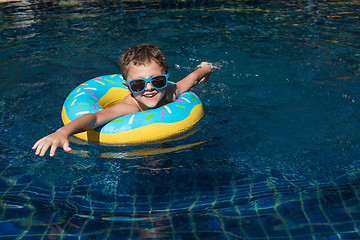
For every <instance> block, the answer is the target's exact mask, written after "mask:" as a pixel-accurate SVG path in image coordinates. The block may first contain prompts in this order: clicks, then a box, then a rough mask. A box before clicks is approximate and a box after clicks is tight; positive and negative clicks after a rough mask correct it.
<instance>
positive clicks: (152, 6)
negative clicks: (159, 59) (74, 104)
mask: <svg viewBox="0 0 360 240" xmlns="http://www.w3.org/2000/svg"><path fill="white" fill-rule="evenodd" d="M359 6H360V5H359V3H358V2H357V1H345V2H340V1H315V2H312V1H296V2H294V1H292V2H289V1H260V2H259V1H213V2H211V3H210V2H198V1H153V2H149V1H144V2H142V1H122V2H121V3H119V2H118V1H101V2H99V1H11V2H9V1H6V2H5V1H0V12H1V14H0V79H1V81H0V93H1V94H0V96H1V97H0V205H1V213H0V214H1V218H0V233H1V234H0V235H1V236H2V237H3V238H19V239H21V238H30V239H31V238H32V239H46V238H50V239H57V238H59V239H67V238H70V239H72V238H78V239H80V238H82V239H96V238H99V239H123V238H126V239H132V238H155V239H156V238H164V239H170V238H172V239H233V238H238V239H276V238H277V239H280V238H281V239H318V238H324V239H357V238H359V237H360V235H359V231H358V228H357V226H358V224H359V220H358V219H360V218H359V214H358V212H359V206H360V204H359V202H360V197H359V196H360V193H359V181H358V179H359V177H358V176H359V169H360V168H359V163H358V159H359V146H360V145H359V142H360V141H359V136H360V135H359V129H360V127H359V112H360V105H359V102H360V101H359V100H360V99H359V94H358V93H359V90H360V89H359V87H360V85H359V81H358V80H359V75H360V67H359V66H360V56H359V50H360V46H359V41H358V38H357V36H358V30H357V29H358V28H359V21H358V19H359V14H358V13H359ZM141 42H151V43H155V44H157V45H159V46H160V48H162V50H163V51H164V52H165V53H166V55H167V56H168V60H169V70H170V73H171V77H172V80H174V81H176V80H179V79H181V77H183V76H185V75H186V74H187V73H188V72H189V71H191V70H192V69H193V68H194V67H195V66H196V65H197V63H199V62H201V61H204V60H205V61H210V62H214V63H218V64H219V65H221V70H219V71H217V72H214V73H213V74H212V77H211V79H210V81H209V82H208V83H207V84H205V85H202V86H199V87H198V88H196V89H194V91H195V92H196V94H197V95H198V96H199V97H200V98H201V100H202V102H203V104H204V110H205V114H204V117H203V119H202V120H201V121H200V122H199V124H198V125H197V127H196V129H194V130H193V131H191V132H189V133H188V134H185V135H183V136H181V137H180V138H177V139H172V141H164V142H162V143H156V144H151V145H142V146H105V145H99V144H94V143H84V142H81V141H78V140H76V139H75V138H72V139H71V144H72V148H73V149H74V150H73V151H72V152H71V153H65V152H62V151H59V152H58V153H57V154H56V156H55V157H53V158H50V157H44V158H40V157H36V156H35V155H34V153H33V151H32V150H31V146H32V145H33V143H34V142H35V141H36V140H37V139H38V138H40V137H43V136H44V135H47V134H48V133H50V132H52V131H54V130H55V129H57V128H58V127H60V126H61V119H60V111H61V106H62V103H63V101H64V99H65V97H66V96H67V95H68V93H69V92H70V91H71V90H72V89H73V88H74V87H75V86H77V85H78V84H79V83H81V82H84V81H86V80H87V79H90V78H92V77H94V76H99V75H105V74H110V73H114V72H119V66H118V58H119V56H120V54H121V52H122V51H123V50H124V49H126V48H127V47H129V46H132V45H135V44H137V43H141Z"/></svg>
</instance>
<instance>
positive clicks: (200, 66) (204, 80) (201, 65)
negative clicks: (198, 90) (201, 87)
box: [197, 62, 219, 83]
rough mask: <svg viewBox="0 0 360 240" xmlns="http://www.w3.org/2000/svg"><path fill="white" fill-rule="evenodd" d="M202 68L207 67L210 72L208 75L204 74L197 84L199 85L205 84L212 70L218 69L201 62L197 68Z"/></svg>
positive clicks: (210, 64)
mask: <svg viewBox="0 0 360 240" xmlns="http://www.w3.org/2000/svg"><path fill="white" fill-rule="evenodd" d="M203 67H209V68H210V72H209V73H208V74H206V75H205V76H204V77H203V78H202V79H200V81H199V82H201V83H206V82H207V80H208V79H209V78H210V74H211V72H212V71H213V70H215V69H219V67H217V66H215V65H214V64H212V63H209V62H201V63H200V64H199V65H198V66H197V68H203Z"/></svg>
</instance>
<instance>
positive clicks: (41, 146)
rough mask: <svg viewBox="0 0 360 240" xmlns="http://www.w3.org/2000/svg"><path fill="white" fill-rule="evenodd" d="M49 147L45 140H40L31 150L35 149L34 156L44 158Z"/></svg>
mask: <svg viewBox="0 0 360 240" xmlns="http://www.w3.org/2000/svg"><path fill="white" fill-rule="evenodd" d="M50 145H51V144H50V143H48V142H47V141H46V139H44V138H42V139H40V140H39V141H37V142H36V143H35V144H34V146H33V149H34V150H35V149H36V151H35V154H36V155H39V156H40V157H42V156H44V155H45V153H46V151H47V150H48V149H49V147H50Z"/></svg>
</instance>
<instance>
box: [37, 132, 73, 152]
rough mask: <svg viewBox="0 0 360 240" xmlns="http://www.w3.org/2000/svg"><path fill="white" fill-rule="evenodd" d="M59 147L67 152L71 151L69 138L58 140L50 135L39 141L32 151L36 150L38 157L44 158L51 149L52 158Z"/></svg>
mask: <svg viewBox="0 0 360 240" xmlns="http://www.w3.org/2000/svg"><path fill="white" fill-rule="evenodd" d="M58 147H62V148H63V149H64V151H66V152H70V151H71V148H70V146H69V140H68V139H67V138H62V139H58V138H56V137H52V136H50V135H49V136H47V137H44V138H42V139H40V140H39V141H37V142H36V143H35V144H34V146H33V147H32V149H33V150H36V151H35V154H36V155H39V156H40V157H43V156H44V155H45V154H46V152H47V150H48V149H49V148H50V157H53V156H54V155H55V152H56V150H57V149H58Z"/></svg>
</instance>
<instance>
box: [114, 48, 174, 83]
mask: <svg viewBox="0 0 360 240" xmlns="http://www.w3.org/2000/svg"><path fill="white" fill-rule="evenodd" d="M151 60H154V61H155V62H156V63H157V64H159V66H160V67H161V68H162V69H163V70H164V72H165V73H167V72H168V61H167V59H166V56H165V54H164V53H163V52H162V51H161V50H160V49H159V48H158V47H157V46H155V45H152V44H147V43H145V44H140V45H137V46H135V47H131V48H129V49H128V50H126V51H125V52H124V53H123V54H122V55H121V58H120V67H121V73H122V75H123V77H124V79H125V80H126V79H127V73H128V71H129V64H130V63H131V62H132V63H133V64H134V65H135V66H138V65H145V64H146V63H148V62H150V61H151Z"/></svg>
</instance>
